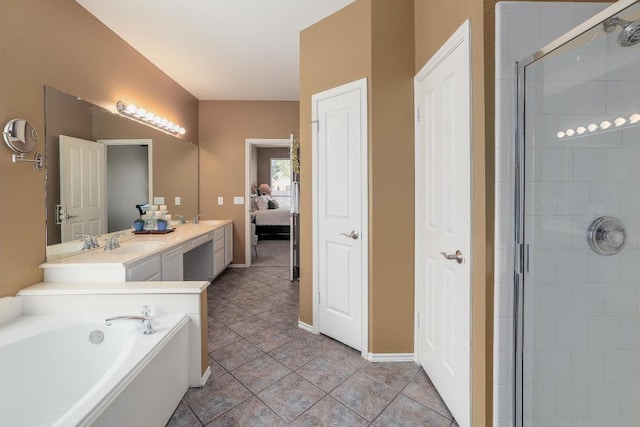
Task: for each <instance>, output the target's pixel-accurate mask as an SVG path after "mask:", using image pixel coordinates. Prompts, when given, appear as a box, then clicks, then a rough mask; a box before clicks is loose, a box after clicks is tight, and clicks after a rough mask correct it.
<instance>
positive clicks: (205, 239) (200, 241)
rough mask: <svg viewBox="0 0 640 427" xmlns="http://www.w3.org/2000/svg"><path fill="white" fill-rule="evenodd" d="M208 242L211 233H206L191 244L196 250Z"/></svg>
mask: <svg viewBox="0 0 640 427" xmlns="http://www.w3.org/2000/svg"><path fill="white" fill-rule="evenodd" d="M210 240H211V233H207V234H205V235H203V236H200V237H196V238H195V239H193V240H192V243H193V245H192V247H193V248H197V247H198V246H200V245H204V244H205V243H207V242H208V241H210Z"/></svg>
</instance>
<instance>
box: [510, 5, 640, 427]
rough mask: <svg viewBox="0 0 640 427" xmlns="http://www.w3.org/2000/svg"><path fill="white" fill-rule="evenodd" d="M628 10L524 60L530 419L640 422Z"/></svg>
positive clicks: (639, 165) (639, 65) (523, 254)
mask: <svg viewBox="0 0 640 427" xmlns="http://www.w3.org/2000/svg"><path fill="white" fill-rule="evenodd" d="M616 17H618V18H620V19H623V20H625V21H629V22H624V21H620V20H614V21H609V23H608V26H607V25H603V23H602V22H600V23H593V25H595V26H592V28H590V29H589V28H586V31H585V32H584V33H582V34H580V35H577V33H576V35H577V37H575V38H573V39H571V40H569V41H567V42H566V43H564V44H559V45H558V46H557V48H553V49H551V50H550V51H549V52H548V53H545V54H539V55H538V56H539V58H532V59H530V60H529V62H526V63H525V64H524V65H521V68H520V76H519V78H520V94H521V95H524V97H523V98H521V101H520V107H521V109H522V111H521V113H520V116H521V121H520V126H521V130H520V133H521V139H520V142H519V144H518V148H517V150H518V155H517V157H518V160H519V165H518V167H519V169H520V171H521V172H520V177H519V179H520V182H519V183H518V189H517V193H518V196H519V197H518V200H519V201H518V209H519V211H520V218H519V223H518V226H517V227H516V228H517V234H518V236H517V240H518V244H517V249H518V251H517V253H519V254H520V256H518V257H516V258H517V260H518V262H517V264H518V265H517V267H516V282H517V283H516V286H517V292H516V294H517V311H519V313H518V316H517V318H518V324H517V325H516V331H517V335H516V341H517V343H518V346H519V352H518V356H517V360H516V365H517V366H518V368H517V374H516V383H517V384H518V385H519V390H518V392H517V393H518V395H517V396H516V401H517V404H516V412H517V413H518V424H522V425H525V426H545V427H546V426H576V427H577V426H608V427H611V426H638V425H640V368H639V367H640V352H639V349H640V317H639V310H640V307H639V301H640V244H639V239H638V237H639V232H640V44H638V45H633V44H632V45H629V44H630V42H631V41H633V38H634V37H637V39H638V40H640V30H638V29H634V28H631V27H630V26H631V25H633V24H632V21H634V20H636V19H640V8H638V7H637V5H633V6H631V7H629V8H627V9H625V10H623V11H621V12H619V13H617V14H616ZM637 26H638V28H640V24H638V25H637ZM634 31H637V33H633V34H631V33H632V32H634ZM621 34H622V35H621ZM567 40H568V38H567Z"/></svg>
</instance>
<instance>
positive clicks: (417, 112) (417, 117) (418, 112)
mask: <svg viewBox="0 0 640 427" xmlns="http://www.w3.org/2000/svg"><path fill="white" fill-rule="evenodd" d="M416 120H417V121H420V107H418V111H416Z"/></svg>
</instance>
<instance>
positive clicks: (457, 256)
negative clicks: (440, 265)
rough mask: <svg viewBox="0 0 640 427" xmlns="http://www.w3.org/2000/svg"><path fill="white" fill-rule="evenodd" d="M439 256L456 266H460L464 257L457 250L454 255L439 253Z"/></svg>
mask: <svg viewBox="0 0 640 427" xmlns="http://www.w3.org/2000/svg"><path fill="white" fill-rule="evenodd" d="M440 255H442V256H443V257H445V258H446V259H449V260H455V261H456V262H457V263H458V264H462V261H463V260H464V256H463V255H462V252H461V251H460V250H457V251H456V253H455V254H448V253H446V252H440Z"/></svg>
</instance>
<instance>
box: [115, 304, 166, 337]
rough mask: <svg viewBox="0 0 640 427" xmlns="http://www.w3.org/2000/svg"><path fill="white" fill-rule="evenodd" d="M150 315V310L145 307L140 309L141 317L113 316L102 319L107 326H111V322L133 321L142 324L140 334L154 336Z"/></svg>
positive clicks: (154, 331)
mask: <svg viewBox="0 0 640 427" xmlns="http://www.w3.org/2000/svg"><path fill="white" fill-rule="evenodd" d="M150 313H151V309H150V308H149V306H147V305H145V306H143V307H142V311H141V312H140V314H141V316H136V315H127V316H113V317H107V318H106V319H104V323H105V325H107V326H111V325H112V324H113V322H123V321H133V322H140V323H142V328H143V331H142V333H143V334H145V335H151V334H155V333H156V330H155V329H153V319H152V318H151V317H150V316H149V314H150Z"/></svg>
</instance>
